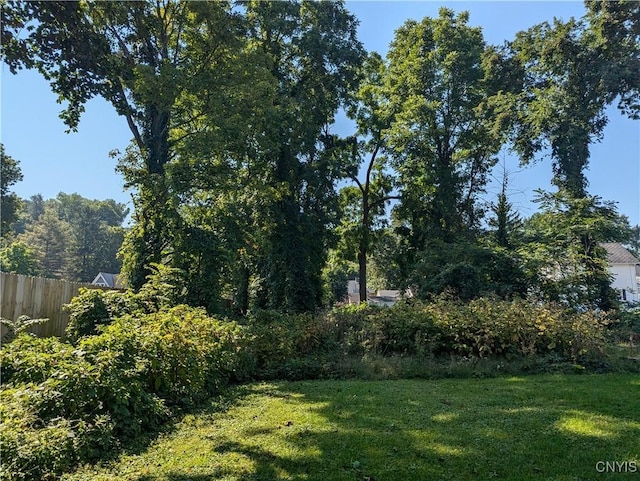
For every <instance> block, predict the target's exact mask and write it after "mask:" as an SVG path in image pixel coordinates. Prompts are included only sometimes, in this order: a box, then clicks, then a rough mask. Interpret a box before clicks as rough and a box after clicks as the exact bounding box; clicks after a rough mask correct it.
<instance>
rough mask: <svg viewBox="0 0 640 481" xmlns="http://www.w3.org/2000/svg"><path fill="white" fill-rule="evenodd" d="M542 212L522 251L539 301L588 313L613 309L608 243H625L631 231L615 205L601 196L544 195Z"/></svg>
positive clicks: (530, 226)
mask: <svg viewBox="0 0 640 481" xmlns="http://www.w3.org/2000/svg"><path fill="white" fill-rule="evenodd" d="M539 194H540V197H539V199H538V202H540V204H541V206H542V209H541V212H539V213H537V214H535V215H534V216H533V217H531V218H530V219H529V220H528V221H527V223H526V228H525V235H526V239H525V242H524V243H523V245H522V246H521V247H520V249H519V254H520V256H521V257H522V259H523V261H524V262H523V264H524V268H525V270H526V271H527V272H528V274H529V276H530V277H531V278H532V279H533V280H532V286H533V287H534V288H535V289H536V290H537V291H538V295H540V296H542V297H543V298H545V299H549V300H552V301H558V302H564V303H566V304H567V305H569V306H571V307H574V308H578V309H583V308H585V307H586V308H600V309H604V310H609V309H612V308H614V307H615V306H616V302H615V294H614V292H613V290H612V289H611V287H610V274H609V271H608V266H607V260H606V251H605V250H604V248H603V247H601V246H600V243H602V242H612V241H618V240H622V239H621V236H623V235H624V232H625V231H626V230H627V229H628V224H627V223H626V219H625V218H622V217H620V216H619V215H618V214H617V212H616V209H615V206H614V205H613V203H611V202H604V201H602V199H600V198H599V197H596V196H586V197H583V198H572V197H571V196H570V195H569V194H568V193H567V192H564V191H559V192H557V193H554V194H550V193H545V192H542V191H540V192H539Z"/></svg>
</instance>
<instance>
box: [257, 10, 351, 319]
mask: <svg viewBox="0 0 640 481" xmlns="http://www.w3.org/2000/svg"><path fill="white" fill-rule="evenodd" d="M246 15H247V19H248V21H249V24H250V26H251V34H250V37H251V42H252V44H253V45H256V46H257V48H258V51H259V52H261V53H262V55H263V58H264V59H265V62H266V63H265V65H266V66H267V69H268V71H269V72H270V74H271V77H272V79H273V80H274V85H275V95H274V97H273V99H272V104H271V106H270V109H269V111H270V120H271V123H270V125H269V126H268V127H267V129H266V135H265V136H264V138H262V139H260V140H261V144H260V148H259V151H258V152H257V155H256V156H255V157H254V159H253V161H252V163H251V165H250V169H251V170H252V172H253V176H254V177H256V178H258V179H259V181H260V182H261V183H262V188H261V189H260V192H258V193H257V195H258V196H259V198H261V199H262V205H263V209H262V212H261V216H260V217H261V218H260V219H258V221H259V229H260V232H261V233H260V248H259V252H257V253H256V256H257V261H256V265H257V278H258V279H257V280H258V283H259V286H260V287H259V289H258V292H257V299H256V302H257V304H258V305H260V306H266V307H272V308H281V309H287V310H310V309H314V308H316V307H318V306H319V305H320V304H321V303H322V293H323V289H322V268H323V266H324V264H325V260H326V255H327V248H328V243H329V240H330V239H329V234H330V230H329V227H330V226H331V225H334V224H335V223H336V219H335V210H336V209H335V207H336V204H337V199H336V194H335V189H334V182H335V180H336V179H337V178H339V177H341V176H342V175H343V174H342V169H341V166H340V165H337V164H336V163H335V162H333V158H334V157H333V156H332V155H330V153H331V150H332V148H333V146H332V144H331V142H332V136H330V135H328V132H327V126H328V125H330V124H331V123H332V122H333V119H334V115H335V113H336V111H337V109H338V108H339V106H340V105H341V104H343V103H344V101H345V100H346V98H347V97H348V96H349V94H350V92H352V91H353V89H354V87H355V85H356V81H357V73H358V69H359V65H360V63H361V61H362V57H363V51H362V47H361V45H360V43H359V42H358V41H357V39H356V24H357V22H356V20H355V18H354V17H353V16H351V15H350V14H349V13H348V12H347V11H346V10H345V8H344V5H343V4H342V3H337V2H310V1H303V2H292V1H286V2H260V1H252V2H249V3H248V4H247V5H246Z"/></svg>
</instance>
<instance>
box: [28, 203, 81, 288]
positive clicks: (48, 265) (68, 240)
mask: <svg viewBox="0 0 640 481" xmlns="http://www.w3.org/2000/svg"><path fill="white" fill-rule="evenodd" d="M18 240H19V241H21V242H23V243H24V244H26V245H27V246H29V248H30V249H32V250H33V253H34V254H35V257H36V259H37V262H38V271H39V273H40V275H42V276H44V277H52V278H57V279H63V278H67V279H68V278H69V273H70V260H71V252H72V251H73V248H74V237H73V229H72V228H71V226H70V225H69V223H68V222H66V221H63V220H60V218H59V217H58V212H57V209H56V206H55V204H54V203H49V204H47V205H46V207H45V211H44V214H42V215H41V216H40V217H39V218H38V220H37V221H34V222H32V223H30V224H29V225H28V226H27V228H26V231H25V233H24V234H21V235H20V236H18Z"/></svg>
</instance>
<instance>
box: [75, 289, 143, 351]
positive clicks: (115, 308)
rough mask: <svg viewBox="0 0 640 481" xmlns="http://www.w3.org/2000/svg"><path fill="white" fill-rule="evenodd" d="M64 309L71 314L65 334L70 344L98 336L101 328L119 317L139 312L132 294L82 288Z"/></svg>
mask: <svg viewBox="0 0 640 481" xmlns="http://www.w3.org/2000/svg"><path fill="white" fill-rule="evenodd" d="M64 309H65V310H66V311H67V312H68V313H69V322H68V323H67V328H66V330H65V334H66V336H67V339H68V340H69V341H70V342H73V343H75V342H76V341H77V340H78V339H80V338H81V337H83V336H89V335H94V334H97V333H98V327H99V326H106V325H107V324H111V323H112V322H113V321H114V320H115V319H117V318H118V317H121V316H123V315H125V314H132V313H134V312H136V311H138V310H139V306H138V303H137V302H136V299H135V297H134V296H133V295H132V294H130V293H124V292H120V291H102V290H99V289H85V288H82V289H80V293H79V294H78V295H77V296H76V297H74V298H73V299H71V302H70V303H69V304H66V305H65V306H64Z"/></svg>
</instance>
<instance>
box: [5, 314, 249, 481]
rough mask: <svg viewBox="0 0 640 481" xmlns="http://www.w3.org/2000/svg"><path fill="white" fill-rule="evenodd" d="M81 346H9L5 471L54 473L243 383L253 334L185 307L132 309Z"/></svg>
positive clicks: (27, 340)
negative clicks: (141, 311)
mask: <svg viewBox="0 0 640 481" xmlns="http://www.w3.org/2000/svg"><path fill="white" fill-rule="evenodd" d="M101 330H102V333H101V334H99V335H94V336H86V337H81V338H79V339H78V340H77V343H76V345H75V346H73V345H71V344H68V343H66V342H62V341H60V340H58V339H56V338H47V339H39V338H35V337H32V336H29V335H27V334H25V333H23V334H21V335H19V336H18V337H17V338H16V340H15V341H14V342H12V343H10V344H7V345H4V346H3V347H2V349H1V350H0V361H1V374H2V380H3V384H2V389H1V390H0V396H1V397H0V400H2V409H0V415H1V416H2V422H1V423H0V441H1V442H2V456H3V466H2V469H3V471H2V477H3V478H7V479H47V477H49V478H54V477H55V476H56V475H58V474H60V473H61V472H63V471H65V470H67V469H69V468H70V467H72V466H74V465H75V464H77V463H78V462H80V461H88V460H91V459H94V458H96V457H100V455H101V454H104V453H105V452H108V451H110V450H113V449H114V448H117V447H118V446H119V445H120V443H121V442H122V441H123V440H126V439H131V438H135V437H137V436H139V435H141V434H142V433H145V432H149V431H153V430H155V429H156V428H157V427H158V426H159V425H160V424H161V423H162V422H164V421H165V420H167V419H168V417H169V415H170V410H169V408H170V407H184V406H190V405H192V404H193V403H194V402H197V401H198V400H201V399H203V398H204V397H206V396H208V395H211V394H215V393H218V392H219V391H220V389H221V388H222V387H223V386H224V385H225V384H226V383H228V382H229V381H231V380H235V379H243V378H246V377H248V376H249V375H250V374H249V373H247V372H244V371H243V369H246V368H247V367H249V366H250V365H251V364H250V363H249V362H247V360H246V355H245V351H246V335H245V330H244V329H243V328H242V327H240V326H239V325H237V324H236V323H233V322H224V321H219V320H216V319H212V318H210V317H208V316H207V315H206V313H205V312H204V310H202V309H195V308H190V307H187V306H178V307H175V308H172V309H169V310H166V311H161V312H157V313H153V314H144V315H138V316H133V315H125V316H122V317H118V318H117V319H115V320H113V321H112V322H111V323H110V324H108V325H104V326H103V327H102V328H101Z"/></svg>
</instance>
